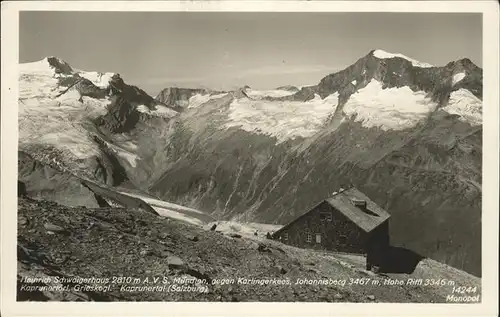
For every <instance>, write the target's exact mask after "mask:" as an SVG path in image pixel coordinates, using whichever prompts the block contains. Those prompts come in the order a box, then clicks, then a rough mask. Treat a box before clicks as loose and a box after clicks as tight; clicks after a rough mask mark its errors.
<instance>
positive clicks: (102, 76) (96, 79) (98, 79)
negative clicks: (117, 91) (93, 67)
mask: <svg viewBox="0 0 500 317" xmlns="http://www.w3.org/2000/svg"><path fill="white" fill-rule="evenodd" d="M78 74H79V75H80V76H81V77H83V78H86V79H88V80H90V81H91V82H92V83H93V84H94V85H96V86H97V87H99V88H107V87H108V86H109V82H110V81H111V78H112V77H113V76H114V75H115V73H99V72H86V71H79V72H78Z"/></svg>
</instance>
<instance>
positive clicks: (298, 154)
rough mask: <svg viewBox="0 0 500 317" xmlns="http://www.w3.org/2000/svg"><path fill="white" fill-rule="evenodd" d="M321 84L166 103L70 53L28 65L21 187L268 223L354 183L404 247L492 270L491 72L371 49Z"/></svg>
mask: <svg viewBox="0 0 500 317" xmlns="http://www.w3.org/2000/svg"><path fill="white" fill-rule="evenodd" d="M318 80H319V81H318V83H317V84H316V85H312V86H307V87H295V86H293V85H292V83H291V85H288V86H283V87H279V88H276V89H270V90H256V89H252V88H251V87H248V86H245V87H241V88H240V89H237V90H234V91H212V90H209V89H190V88H186V87H167V88H165V89H164V90H162V91H161V92H159V93H158V94H157V95H156V97H154V98H153V97H151V96H149V95H148V94H147V93H146V92H145V91H143V90H141V89H140V88H138V87H135V86H132V85H128V84H126V82H125V81H124V79H123V78H122V77H121V76H120V75H119V74H117V73H100V72H93V71H84V70H78V69H74V68H73V67H72V66H70V65H69V64H68V63H67V62H65V61H62V60H61V59H59V58H56V57H48V58H45V59H43V60H41V61H38V62H33V63H26V64H21V65H20V77H19V82H20V96H19V119H18V120H19V151H20V153H19V181H20V182H22V183H23V184H25V188H26V195H28V196H31V197H35V198H43V199H48V200H54V201H56V202H58V203H60V204H63V205H66V206H87V207H96V206H101V207H102V206H110V205H113V204H118V205H120V204H128V203H129V202H128V201H127V202H124V201H123V199H121V198H120V197H121V196H120V197H117V196H116V194H115V193H119V192H123V191H128V192H134V193H141V194H144V195H149V196H150V197H155V199H160V200H162V201H167V202H171V203H175V204H178V205H182V206H185V207H189V208H193V209H196V210H199V211H202V212H203V213H205V214H207V215H209V216H210V217H212V218H214V219H217V220H220V221H228V220H231V221H237V222H242V223H243V222H261V223H268V224H285V223H287V222H289V221H291V220H293V219H294V217H296V216H297V215H298V214H300V213H302V212H304V211H305V210H307V209H309V208H310V207H312V206H313V205H315V204H316V203H317V202H319V201H321V200H323V199H325V198H326V197H328V196H329V195H331V193H332V192H334V191H336V190H337V189H338V188H340V187H345V186H349V185H355V186H356V187H357V188H359V189H360V190H361V191H363V192H364V193H366V194H367V195H368V196H369V197H371V199H373V200H374V201H375V202H376V203H377V204H378V205H380V206H382V207H384V208H385V209H386V210H387V211H388V212H389V213H390V214H391V216H392V217H391V219H392V220H391V223H390V235H391V242H393V243H395V244H397V245H400V246H404V247H407V248H410V249H412V250H414V251H416V252H419V253H421V254H422V255H424V256H427V257H430V258H432V259H435V260H438V261H440V262H444V263H447V264H449V265H451V266H454V267H457V268H459V269H463V270H465V271H467V272H470V273H472V274H474V275H476V276H480V275H481V195H482V188H481V175H482V69H481V68H479V67H477V66H476V65H475V64H474V63H472V62H471V61H470V60H469V59H467V58H464V59H460V60H457V61H451V62H449V63H448V64H446V65H444V66H433V65H429V64H426V63H422V62H418V61H416V60H413V59H411V58H409V57H407V56H404V55H401V54H392V53H388V52H385V51H383V50H372V51H370V52H368V54H367V55H366V56H363V57H361V58H360V59H358V60H357V61H356V62H355V63H354V64H352V65H350V66H349V67H347V68H345V69H343V70H341V71H338V72H335V73H332V74H330V75H328V76H326V77H324V78H322V79H318ZM134 203H135V202H134ZM138 204H139V203H138Z"/></svg>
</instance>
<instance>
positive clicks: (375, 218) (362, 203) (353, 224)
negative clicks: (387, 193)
mask: <svg viewBox="0 0 500 317" xmlns="http://www.w3.org/2000/svg"><path fill="white" fill-rule="evenodd" d="M389 218H390V215H389V213H387V211H385V210H384V209H383V208H381V207H380V206H378V205H377V204H376V203H375V202H373V201H372V200H371V199H370V198H369V197H368V196H366V195H365V194H363V193H362V192H361V191H359V190H358V189H356V188H355V187H352V188H349V189H346V190H342V189H341V190H339V191H338V192H335V193H333V194H332V196H331V197H329V198H327V199H325V200H323V201H322V202H320V203H319V204H317V205H316V206H314V207H313V208H312V209H310V210H308V211H306V212H305V213H304V214H302V215H301V216H299V217H298V218H296V219H295V220H293V221H292V222H290V223H289V224H287V225H286V226H284V227H283V228H281V229H280V230H278V231H276V232H275V233H274V234H273V235H272V238H273V239H277V240H280V241H281V242H283V243H286V244H289V245H293V246H297V247H301V248H311V249H318V250H329V251H336V252H346V253H358V254H366V258H367V263H366V264H367V269H371V266H372V265H380V263H382V262H383V260H384V253H385V252H386V250H387V249H388V247H389Z"/></svg>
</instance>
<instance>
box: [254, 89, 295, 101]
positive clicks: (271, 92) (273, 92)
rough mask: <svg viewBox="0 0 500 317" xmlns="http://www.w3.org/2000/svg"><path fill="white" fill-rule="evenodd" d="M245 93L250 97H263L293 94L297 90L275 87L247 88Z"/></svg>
mask: <svg viewBox="0 0 500 317" xmlns="http://www.w3.org/2000/svg"><path fill="white" fill-rule="evenodd" d="M245 93H246V94H247V95H248V97H250V98H254V99H263V98H265V97H271V98H280V97H286V96H291V95H293V94H295V91H288V90H280V89H273V90H253V89H247V90H245Z"/></svg>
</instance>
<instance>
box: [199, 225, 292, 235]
mask: <svg viewBox="0 0 500 317" xmlns="http://www.w3.org/2000/svg"><path fill="white" fill-rule="evenodd" d="M213 224H217V228H216V230H218V231H221V232H223V233H225V234H232V233H233V234H234V233H236V234H240V235H242V236H246V237H248V238H252V237H254V233H255V232H256V231H257V234H258V235H259V236H261V237H262V236H265V235H266V233H268V232H269V233H274V232H276V231H278V230H279V229H281V228H282V227H283V226H282V225H272V224H265V223H256V222H245V223H241V222H236V221H217V222H212V223H209V224H208V225H206V226H205V229H207V230H208V229H210V228H211V227H212V225H213Z"/></svg>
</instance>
